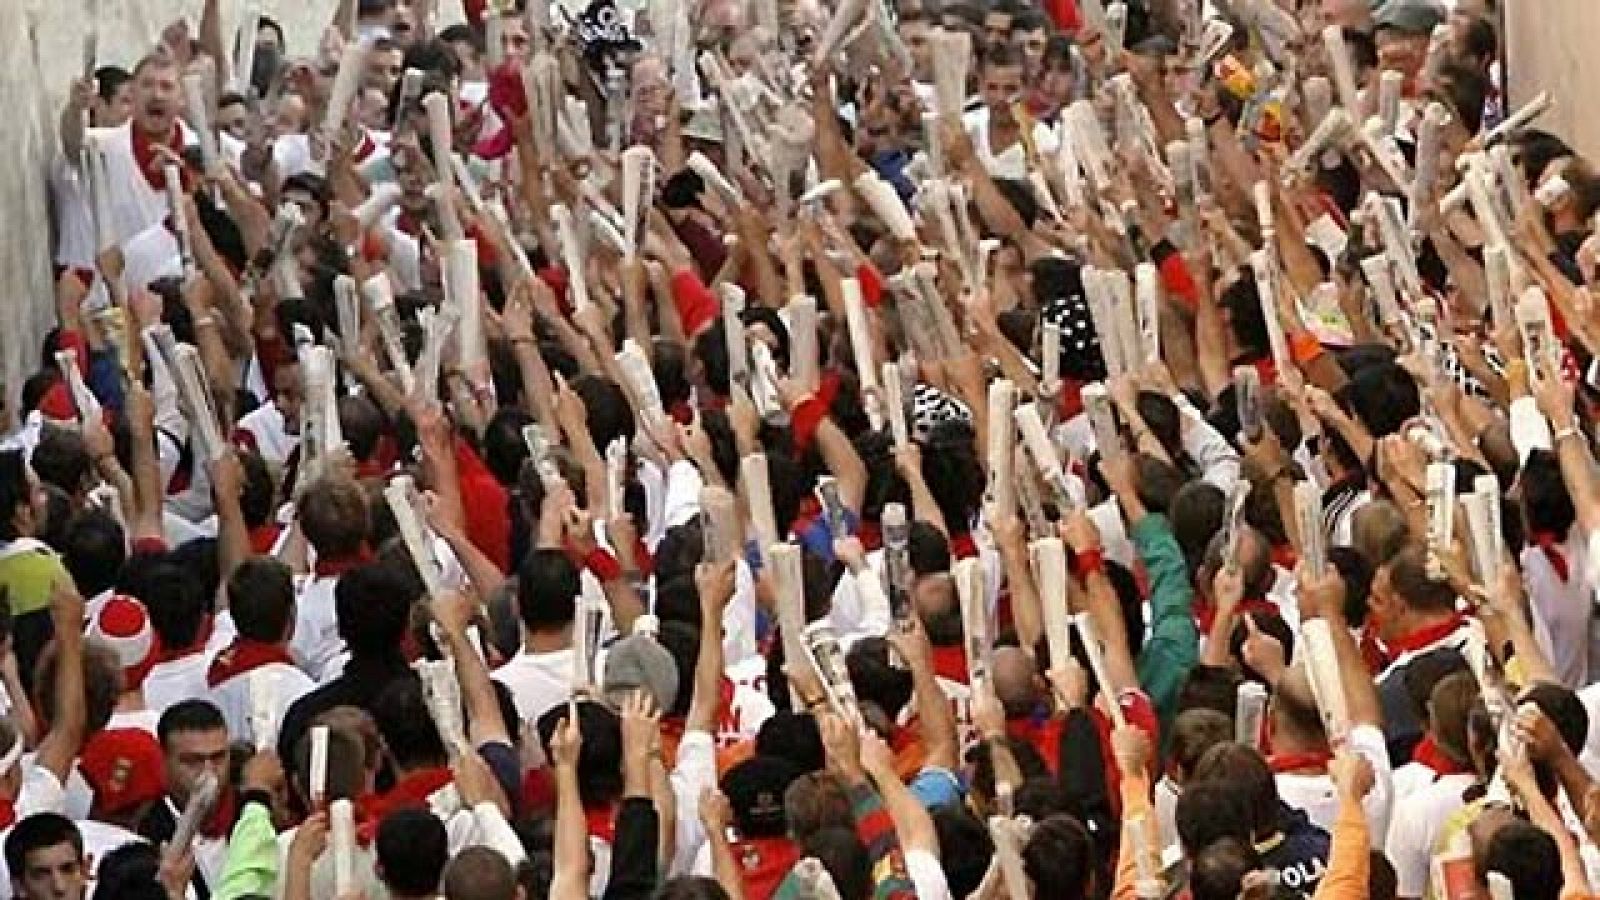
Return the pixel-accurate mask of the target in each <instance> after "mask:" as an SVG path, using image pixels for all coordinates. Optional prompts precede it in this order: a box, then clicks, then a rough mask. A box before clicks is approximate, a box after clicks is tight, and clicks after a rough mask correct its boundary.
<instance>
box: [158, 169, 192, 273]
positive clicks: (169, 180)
mask: <svg viewBox="0 0 1600 900" xmlns="http://www.w3.org/2000/svg"><path fill="white" fill-rule="evenodd" d="M162 175H163V176H164V180H165V183H166V188H167V215H168V216H169V217H170V218H171V220H172V230H173V234H174V236H176V237H177V239H178V254H179V255H180V256H181V257H182V258H183V277H184V278H190V277H192V276H193V275H194V237H193V235H191V234H190V233H189V216H188V213H187V212H186V211H185V209H184V204H183V197H184V190H183V170H182V169H180V168H179V167H178V164H177V163H167V164H166V165H165V166H163V167H162Z"/></svg>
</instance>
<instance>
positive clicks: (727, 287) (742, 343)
mask: <svg viewBox="0 0 1600 900" xmlns="http://www.w3.org/2000/svg"><path fill="white" fill-rule="evenodd" d="M717 296H718V298H719V299H721V301H722V303H721V314H722V338H723V341H724V342H725V345H726V347H727V351H728V383H729V385H730V386H733V385H738V386H740V387H747V386H748V385H749V383H750V345H749V342H748V341H747V340H746V339H745V331H744V319H743V318H742V316H741V314H742V313H743V312H744V308H745V293H744V288H741V287H739V286H738V285H736V284H732V283H730V282H726V281H725V282H723V283H721V284H719V285H717Z"/></svg>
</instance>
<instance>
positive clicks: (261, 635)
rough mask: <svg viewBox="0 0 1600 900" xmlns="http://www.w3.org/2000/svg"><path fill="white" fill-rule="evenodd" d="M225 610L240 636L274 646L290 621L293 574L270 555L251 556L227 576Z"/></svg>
mask: <svg viewBox="0 0 1600 900" xmlns="http://www.w3.org/2000/svg"><path fill="white" fill-rule="evenodd" d="M228 611H229V612H231V613H232V614H233V624H234V626H235V627H236V628H238V629H239V635H240V636H241V637H245V638H249V639H250V640H253V641H261V642H262V643H268V644H271V643H277V642H278V641H281V640H284V639H285V638H287V637H288V635H289V623H291V622H293V621H294V575H293V573H291V572H290V571H289V567H288V566H286V565H284V564H283V563H282V562H281V561H279V560H278V559H276V558H275V557H271V556H252V557H250V558H249V559H247V560H244V561H243V562H241V563H239V566H238V568H236V569H234V570H233V574H232V575H230V576H228Z"/></svg>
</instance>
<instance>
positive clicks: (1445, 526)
mask: <svg viewBox="0 0 1600 900" xmlns="http://www.w3.org/2000/svg"><path fill="white" fill-rule="evenodd" d="M1426 488H1427V503H1428V574H1429V577H1431V578H1435V579H1440V578H1444V577H1445V567H1444V559H1445V557H1446V556H1448V555H1449V554H1450V551H1451V548H1452V546H1453V544H1454V541H1455V521H1456V468H1455V466H1454V465H1452V464H1451V463H1447V462H1435V463H1429V464H1428V469H1427V484H1426Z"/></svg>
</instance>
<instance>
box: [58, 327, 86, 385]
mask: <svg viewBox="0 0 1600 900" xmlns="http://www.w3.org/2000/svg"><path fill="white" fill-rule="evenodd" d="M56 343H57V344H58V345H59V346H60V347H61V349H62V350H71V351H72V352H73V353H74V354H76V357H75V358H76V360H77V362H78V374H80V375H82V376H83V377H84V378H85V379H87V378H88V377H89V342H88V341H86V340H84V337H83V332H81V331H79V330H78V329H76V328H63V329H61V332H60V334H59V335H58V336H57V337H56Z"/></svg>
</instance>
